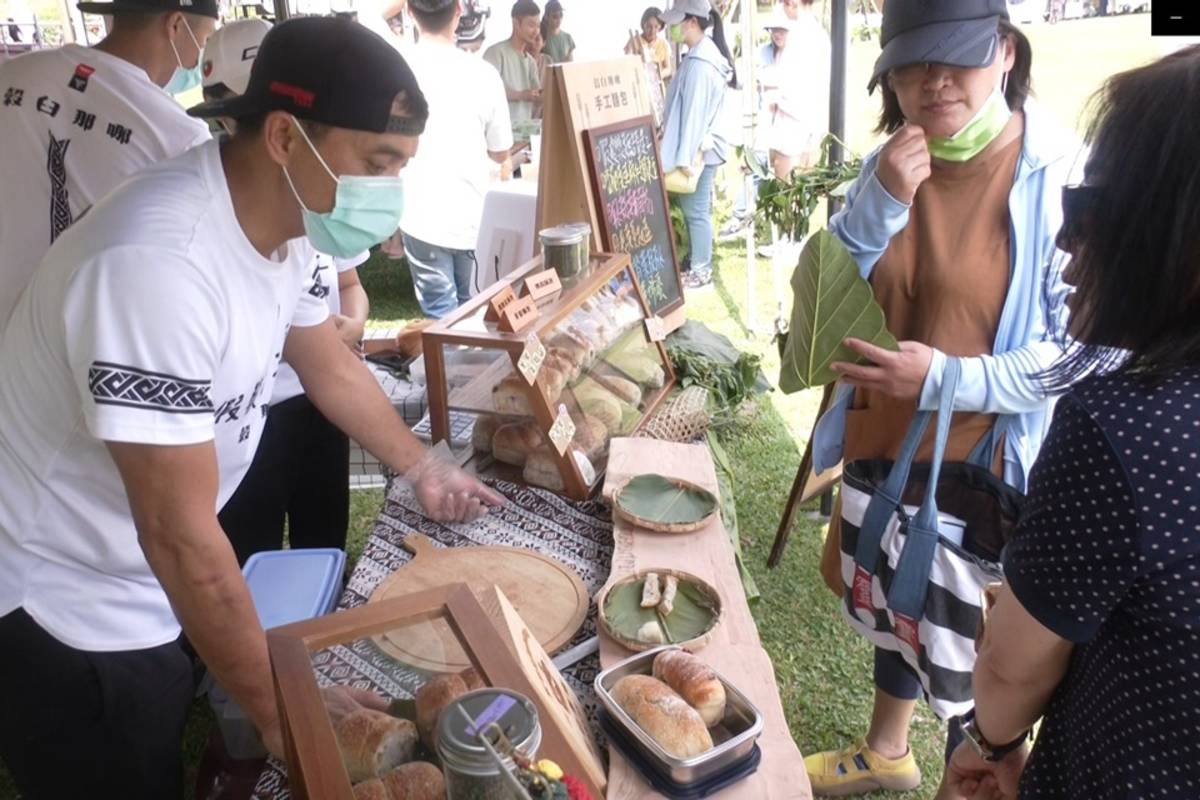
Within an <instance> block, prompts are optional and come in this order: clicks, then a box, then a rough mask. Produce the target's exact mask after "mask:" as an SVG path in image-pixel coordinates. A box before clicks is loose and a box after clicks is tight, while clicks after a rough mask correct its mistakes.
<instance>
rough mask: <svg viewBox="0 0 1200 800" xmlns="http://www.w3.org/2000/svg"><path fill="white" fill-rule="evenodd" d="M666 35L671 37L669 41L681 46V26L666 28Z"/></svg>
mask: <svg viewBox="0 0 1200 800" xmlns="http://www.w3.org/2000/svg"><path fill="white" fill-rule="evenodd" d="M667 35H668V36H669V37H671V41H672V42H674V43H675V44H683V25H682V23H681V24H679V25H672V26H671V27H669V28H667Z"/></svg>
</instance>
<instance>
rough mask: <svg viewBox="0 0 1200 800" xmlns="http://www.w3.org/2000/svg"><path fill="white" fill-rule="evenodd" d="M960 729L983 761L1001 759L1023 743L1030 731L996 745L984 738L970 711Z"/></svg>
mask: <svg viewBox="0 0 1200 800" xmlns="http://www.w3.org/2000/svg"><path fill="white" fill-rule="evenodd" d="M959 727H960V728H961V729H962V732H963V737H964V738H966V740H967V742H968V743H969V744H970V746H971V749H972V750H974V751H975V752H976V753H978V754H979V757H980V758H982V759H983V760H984V761H990V762H993V763H994V762H996V761H1003V760H1004V757H1005V756H1007V755H1008V754H1009V753H1011V752H1013V751H1014V750H1017V749H1019V748H1020V747H1021V746H1022V745H1024V744H1025V741H1026V740H1027V739H1028V738H1029V734H1030V731H1025V732H1024V733H1022V734H1021V735H1020V736H1019V737H1018V738H1017V739H1015V740H1013V741H1011V742H1009V743H1008V744H1005V745H1001V746H999V747H996V746H995V745H993V744H991V743H990V742H989V741H988V740H987V739H985V738H984V736H983V734H982V733H980V732H979V726H978V725H977V724H976V722H975V714H974V713H973V712H972V713H971V715H970V716H969V717H966V718H964V719H963V721H962V723H961V724H960V726H959Z"/></svg>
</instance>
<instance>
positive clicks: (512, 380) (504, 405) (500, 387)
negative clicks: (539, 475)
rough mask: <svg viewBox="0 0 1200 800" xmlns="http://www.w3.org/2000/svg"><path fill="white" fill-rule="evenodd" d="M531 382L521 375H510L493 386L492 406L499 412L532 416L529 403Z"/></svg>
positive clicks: (515, 415)
mask: <svg viewBox="0 0 1200 800" xmlns="http://www.w3.org/2000/svg"><path fill="white" fill-rule="evenodd" d="M528 392H529V384H528V383H526V382H525V379H524V378H522V377H521V376H520V375H509V376H508V377H507V378H505V379H504V380H502V381H500V382H499V383H497V384H496V385H495V386H493V387H492V408H494V409H496V413H497V414H507V415H509V416H514V417H532V416H533V408H532V407H531V406H530V405H529V394H528Z"/></svg>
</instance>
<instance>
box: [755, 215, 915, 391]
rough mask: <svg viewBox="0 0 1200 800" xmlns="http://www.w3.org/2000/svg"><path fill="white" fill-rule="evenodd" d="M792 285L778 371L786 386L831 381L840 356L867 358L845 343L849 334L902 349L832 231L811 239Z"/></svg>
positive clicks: (796, 388)
mask: <svg viewBox="0 0 1200 800" xmlns="http://www.w3.org/2000/svg"><path fill="white" fill-rule="evenodd" d="M792 291H793V293H794V296H795V305H794V307H793V309H792V326H791V333H790V335H789V337H788V343H787V348H786V349H785V350H784V352H783V366H782V368H781V370H780V374H779V388H781V389H782V390H783V391H784V392H786V393H788V394H791V393H792V392H796V391H799V390H801V389H807V388H809V387H812V386H824V385H825V384H827V383H833V382H834V381H836V380H837V378H838V376H837V373H835V372H834V371H833V370H831V369H830V368H829V365H830V364H832V363H834V362H836V361H843V362H848V363H861V362H862V361H863V359H862V358H860V357H859V355H858V354H857V353H855V352H854V351H853V350H851V349H850V348H848V347H846V346H845V344H844V342H845V340H846V339H848V338H855V339H862V340H863V341H865V342H870V343H871V344H874V345H876V346H878V347H882V348H884V349H886V350H893V351H897V350H899V349H900V346H899V345H898V344H897V343H896V338H895V337H894V336H892V334H891V333H890V332H889V331H888V329H887V319H885V318H884V314H883V309H882V308H880V307H879V304H878V303H877V302H875V295H874V294H873V292H872V291H871V285H870V284H869V283H867V282H866V281H865V280H864V279H863V278H862V276H861V275H860V274H859V271H858V264H857V263H855V261H854V258H853V257H852V256H851V255H850V252H849V251H848V250H846V247H845V246H844V245H843V244H842V243H841V242H840V241H838V239H837V237H835V236H834V235H833V234H832V233H830V232H828V231H820V232H818V233H817V234H816V235H815V236H813V237H812V238H811V239H809V241H808V244H807V245H805V247H804V252H803V253H801V254H800V264H799V265H798V266H797V267H796V271H795V273H793V275H792Z"/></svg>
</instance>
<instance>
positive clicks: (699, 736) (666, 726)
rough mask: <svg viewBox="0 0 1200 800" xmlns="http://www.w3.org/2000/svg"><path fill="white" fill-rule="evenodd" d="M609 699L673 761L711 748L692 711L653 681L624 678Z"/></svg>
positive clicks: (704, 728) (701, 722)
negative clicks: (671, 757)
mask: <svg viewBox="0 0 1200 800" xmlns="http://www.w3.org/2000/svg"><path fill="white" fill-rule="evenodd" d="M612 698H613V700H614V701H615V702H616V704H617V705H618V706H620V707H621V708H622V710H624V711H625V713H626V714H628V715H629V716H630V718H631V719H632V720H633V721H634V723H635V724H636V725H637V726H638V727H639V728H641V729H642V730H643V731H645V732H646V734H647V735H649V736H650V738H651V739H653V740H654V741H655V742H657V743H658V746H659V747H661V748H662V749H663V750H665V751H666V752H667V753H669V754H670V755H672V756H674V757H676V758H692V757H694V756H698V755H700V754H702V753H707V752H708V751H709V750H711V749H712V748H713V740H712V736H711V735H710V734H709V732H708V726H707V725H705V724H704V720H703V719H701V718H700V714H699V713H698V712H697V711H696V709H694V708H692V707H691V706H690V705H688V704H687V701H686V700H684V699H683V698H682V697H680V696H679V695H678V694H676V693H675V690H674V689H672V688H671V687H670V686H667V685H666V684H665V683H663V682H662V681H660V680H658V679H656V678H652V677H650V676H649V675H626V676H625V677H624V678H621V680H619V681H617V684H616V686H614V687H613V688H612Z"/></svg>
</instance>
